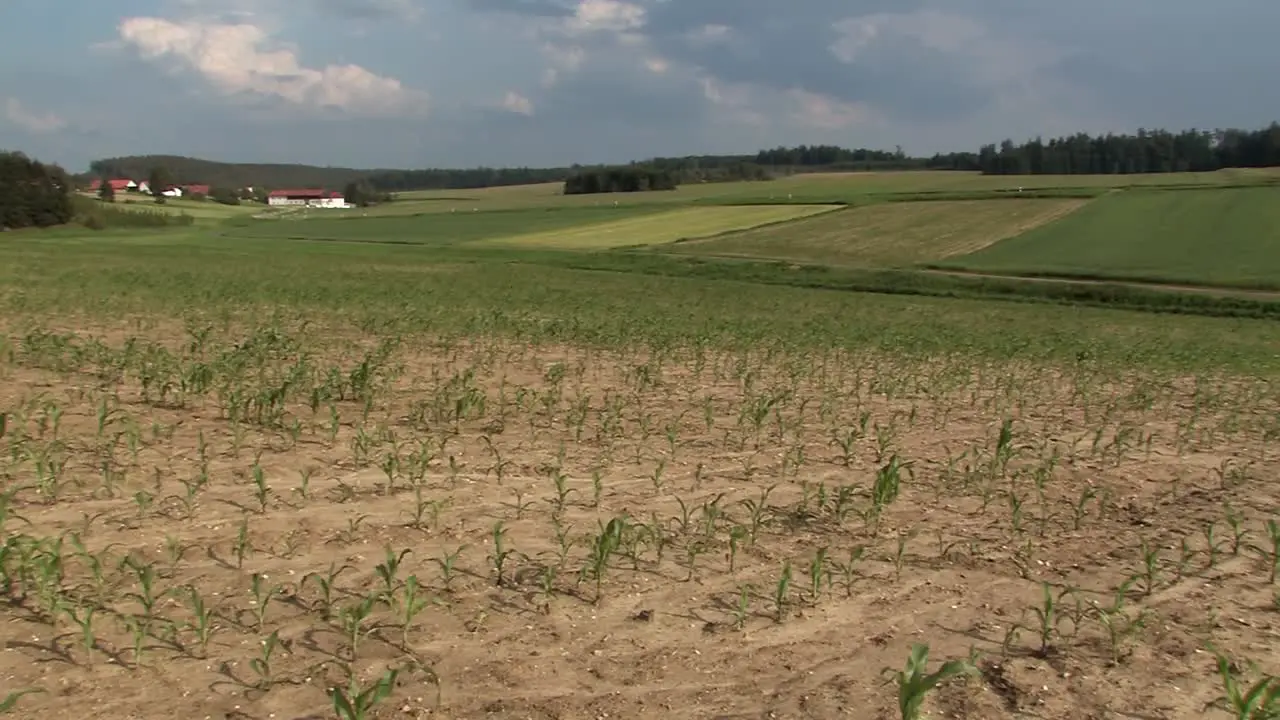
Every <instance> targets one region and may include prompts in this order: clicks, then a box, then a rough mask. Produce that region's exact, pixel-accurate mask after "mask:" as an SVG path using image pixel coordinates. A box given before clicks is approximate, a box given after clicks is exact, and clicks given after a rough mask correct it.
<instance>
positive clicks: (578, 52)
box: [542, 43, 587, 88]
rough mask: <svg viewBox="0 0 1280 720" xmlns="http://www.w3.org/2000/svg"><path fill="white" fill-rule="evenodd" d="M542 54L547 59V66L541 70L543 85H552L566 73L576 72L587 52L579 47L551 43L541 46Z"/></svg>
mask: <svg viewBox="0 0 1280 720" xmlns="http://www.w3.org/2000/svg"><path fill="white" fill-rule="evenodd" d="M542 55H543V56H544V57H546V59H547V68H546V69H545V70H543V72H542V85H543V87H548V88H549V87H553V86H555V85H556V84H558V83H559V82H560V79H561V77H563V76H564V75H566V74H569V73H574V72H577V71H578V69H579V68H581V67H582V63H583V61H584V60H586V58H587V53H586V51H585V50H583V49H582V48H580V47H577V46H569V47H563V46H560V45H556V44H553V43H546V44H544V45H543V46H542Z"/></svg>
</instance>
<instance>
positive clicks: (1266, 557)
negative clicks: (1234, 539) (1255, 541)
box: [1252, 520, 1280, 585]
mask: <svg viewBox="0 0 1280 720" xmlns="http://www.w3.org/2000/svg"><path fill="white" fill-rule="evenodd" d="M1267 539H1268V540H1270V541H1271V542H1270V546H1261V545H1253V546H1252V548H1253V550H1254V552H1256V553H1258V555H1259V556H1260V557H1261V558H1262V559H1263V561H1264V562H1266V564H1267V582H1268V583H1270V584H1272V585H1274V584H1275V582H1276V574H1277V573H1278V572H1280V524H1277V523H1276V521H1275V520H1268V521H1267Z"/></svg>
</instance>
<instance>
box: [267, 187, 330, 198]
mask: <svg viewBox="0 0 1280 720" xmlns="http://www.w3.org/2000/svg"><path fill="white" fill-rule="evenodd" d="M267 197H287V198H323V197H333V196H332V195H331V194H329V193H328V192H326V191H324V190H317V189H307V190H272V191H271V192H270V193H269V194H268V195H267Z"/></svg>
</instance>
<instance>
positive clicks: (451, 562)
mask: <svg viewBox="0 0 1280 720" xmlns="http://www.w3.org/2000/svg"><path fill="white" fill-rule="evenodd" d="M466 549H467V546H466V545H460V546H459V547H458V548H457V549H456V550H454V551H453V552H448V551H444V552H443V553H442V554H441V555H440V557H438V558H431V559H432V560H434V561H435V563H436V565H439V566H440V580H441V581H442V582H443V583H444V589H445V592H449V591H451V590H452V589H453V588H452V585H453V579H454V578H455V577H457V565H458V557H459V556H461V555H462V551H463V550H466Z"/></svg>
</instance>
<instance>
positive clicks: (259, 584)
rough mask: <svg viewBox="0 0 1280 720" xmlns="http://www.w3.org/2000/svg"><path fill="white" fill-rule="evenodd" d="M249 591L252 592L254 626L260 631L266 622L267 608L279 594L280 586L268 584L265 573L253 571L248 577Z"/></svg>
mask: <svg viewBox="0 0 1280 720" xmlns="http://www.w3.org/2000/svg"><path fill="white" fill-rule="evenodd" d="M250 592H252V593H253V620H254V628H255V629H256V630H257V631H258V632H262V629H263V625H265V624H266V622H267V608H268V607H269V606H270V605H271V601H272V600H273V599H275V596H276V595H277V594H279V592H280V586H279V585H272V584H270V582H268V580H267V576H266V575H263V574H261V573H254V574H253V577H252V578H251V579H250Z"/></svg>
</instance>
